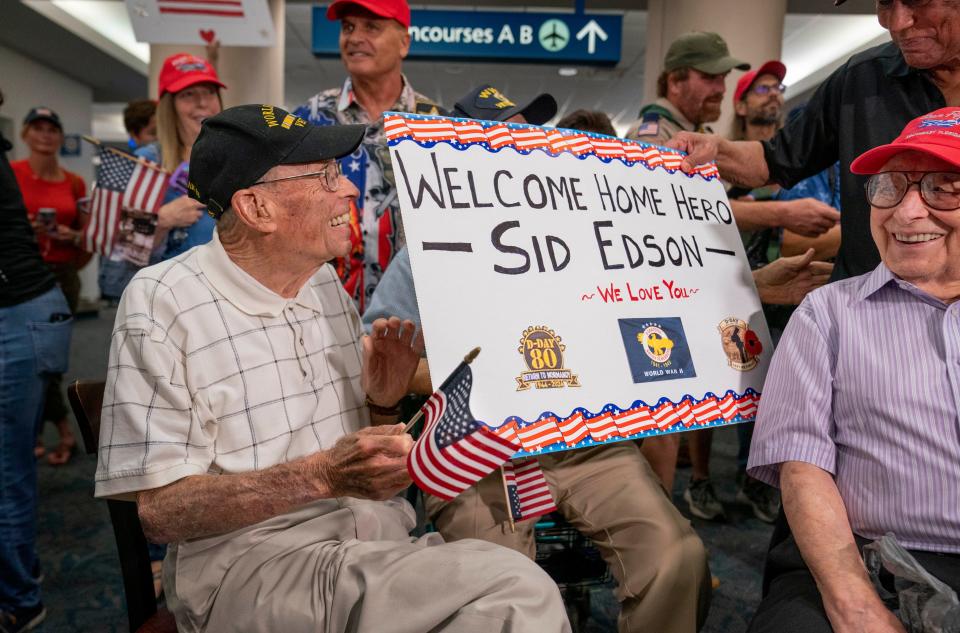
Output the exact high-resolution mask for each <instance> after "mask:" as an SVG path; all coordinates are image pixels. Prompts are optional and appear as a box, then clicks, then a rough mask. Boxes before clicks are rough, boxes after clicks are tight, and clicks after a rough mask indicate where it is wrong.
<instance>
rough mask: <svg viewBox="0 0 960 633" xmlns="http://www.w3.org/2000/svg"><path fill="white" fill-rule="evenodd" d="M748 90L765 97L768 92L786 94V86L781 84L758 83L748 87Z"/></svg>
mask: <svg viewBox="0 0 960 633" xmlns="http://www.w3.org/2000/svg"><path fill="white" fill-rule="evenodd" d="M750 92H752V93H753V94H756V95H760V96H761V97H765V96H767V95H768V94H778V95H782V94H786V92H787V87H786V86H785V85H783V84H760V85H759V86H754V87H753V88H751V89H750Z"/></svg>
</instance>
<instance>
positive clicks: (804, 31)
mask: <svg viewBox="0 0 960 633" xmlns="http://www.w3.org/2000/svg"><path fill="white" fill-rule="evenodd" d="M3 1H4V2H5V1H6V0H3ZM21 1H22V2H23V4H25V5H27V6H30V7H31V8H33V9H34V10H36V11H38V12H40V13H42V14H44V15H45V16H46V17H47V18H48V19H50V20H52V21H57V22H58V23H59V24H60V25H61V26H63V27H64V28H66V29H68V30H71V31H72V32H73V33H75V34H76V35H78V36H79V37H80V38H83V39H85V40H86V41H87V42H89V44H90V45H91V46H92V47H97V48H99V49H100V50H101V51H103V52H106V53H108V54H110V55H112V56H113V57H115V58H117V59H119V60H120V61H122V62H124V63H125V64H126V66H128V67H129V68H130V69H131V70H135V71H136V72H137V73H140V74H141V75H142V74H143V73H145V64H144V62H143V61H142V59H143V58H142V45H140V47H141V50H136V44H135V43H134V44H133V48H130V49H129V50H128V51H127V52H126V53H120V54H118V53H117V47H118V46H120V47H123V46H125V45H129V44H130V42H132V29H131V27H130V25H129V20H128V19H127V20H121V19H117V18H118V16H119V17H120V18H123V17H125V16H123V15H120V14H122V13H123V6H124V5H123V3H122V2H120V1H118V0H21ZM447 1H448V2H450V3H451V4H464V2H466V0H463V1H461V0H447ZM556 1H557V0H554V3H556ZM602 1H603V2H608V3H609V2H612V3H616V2H620V0H602ZM596 2H601V0H591V5H590V7H591V10H596V9H594V8H593V7H594V5H595V3H596ZM819 2H822V4H823V7H820V6H819ZM858 2H860V0H851V1H850V2H848V3H847V5H857V3H858ZM864 2H866V0H863V2H860V3H861V4H863V3H864ZM487 4H490V5H493V6H498V8H499V5H503V2H502V1H501V0H487ZM830 5H832V2H829V1H827V0H818V5H817V6H810V5H809V4H805V5H803V6H798V2H796V1H794V0H790V10H791V11H801V13H790V14H788V15H787V16H786V18H785V20H784V36H783V55H782V59H783V61H784V62H785V63H786V65H787V67H788V69H789V72H788V74H787V84H788V85H790V87H791V91H790V95H789V96H791V97H792V99H791V100H794V99H795V98H796V97H797V95H799V94H801V93H803V92H805V91H807V90H809V89H811V88H812V87H813V86H815V85H816V84H817V83H818V82H819V81H821V80H822V79H823V77H824V76H825V75H826V73H827V72H829V71H831V70H832V69H833V68H835V67H836V66H837V65H838V64H839V63H841V62H842V60H844V59H846V58H847V57H848V56H849V55H850V54H851V53H852V52H853V51H855V50H858V49H860V48H863V47H865V46H867V45H872V44H873V43H876V42H878V41H880V40H882V39H883V38H885V37H886V32H885V31H884V30H883V29H881V28H880V27H879V25H878V24H877V23H876V18H875V16H874V15H872V14H869V13H868V14H863V13H862V11H864V10H866V11H869V10H871V9H872V7H869V6H866V5H865V7H859V8H858V7H853V8H854V9H856V10H857V11H861V13H860V14H850V12H849V11H848V12H847V13H846V14H844V13H842V12H833V11H831V9H832V7H831V6H830ZM98 6H99V7H100V8H99V10H98ZM430 6H435V5H430ZM621 6H623V5H622V4H621ZM626 6H643V7H644V8H645V3H644V2H639V0H632V1H631V2H627V3H626ZM71 7H73V8H75V9H76V11H73V10H72V9H71ZM311 8H312V5H311V3H310V2H300V1H295V0H288V2H287V4H286V29H285V35H286V51H285V53H286V57H285V68H284V75H285V87H286V88H285V101H286V103H285V105H287V106H290V107H293V106H296V105H299V104H301V103H303V102H304V101H306V99H307V98H309V97H310V96H311V95H313V94H315V93H316V92H318V91H320V90H323V89H326V88H330V87H333V86H336V85H339V84H340V83H342V81H343V78H344V71H343V67H342V65H341V63H340V61H339V59H329V58H326V59H318V58H316V57H314V56H313V54H312V53H311V51H310V48H311V47H310V39H311V28H310V26H311ZM461 8H466V7H461ZM511 8H521V7H517V6H516V5H511ZM523 8H529V7H523ZM598 8H600V7H598ZM849 8H850V7H846V6H845V7H844V9H849ZM602 9H607V10H613V9H612V5H611V7H610V8H608V7H606V6H603V7H602ZM602 9H601V10H602ZM816 10H823V11H827V12H828V13H822V14H821V13H813V12H812V11H816ZM616 12H617V13H620V14H622V15H623V16H624V20H623V38H622V41H623V50H622V54H621V61H620V63H619V64H617V66H615V67H610V68H607V67H590V66H581V67H576V74H575V75H573V76H561V75H560V74H559V73H558V70H559V67H558V66H556V65H550V64H504V63H477V62H438V61H426V60H408V61H406V62H405V63H404V72H405V73H406V75H407V77H408V78H409V79H410V82H411V83H412V85H413V86H414V87H415V88H416V89H417V90H418V91H420V92H422V93H423V94H425V95H427V96H428V97H431V98H433V99H434V100H436V101H438V102H439V103H440V104H442V105H446V106H450V105H452V104H453V103H454V102H455V101H456V99H457V98H458V97H460V96H461V95H463V94H465V93H466V92H468V91H469V90H470V89H471V88H473V87H474V86H476V85H478V84H480V83H485V82H486V83H493V84H496V85H497V87H498V88H500V89H501V90H502V91H503V92H505V93H506V94H508V95H509V96H510V97H511V98H512V99H513V100H514V101H518V102H521V101H525V100H528V99H531V98H533V97H534V96H535V95H537V94H539V93H541V92H550V93H551V94H553V95H554V96H555V97H556V98H557V101H558V102H559V104H560V112H559V116H563V114H565V113H567V112H570V111H572V110H575V109H578V108H586V109H593V110H603V111H605V112H607V113H609V114H610V115H611V118H612V119H613V122H614V125H615V127H617V129H618V130H620V131H621V132H622V131H624V130H625V129H626V128H627V127H628V126H629V124H630V123H631V122H632V121H633V120H634V119H635V118H636V116H637V112H638V109H639V106H640V104H641V101H642V99H643V68H644V53H645V45H644V42H645V39H646V17H647V14H646V11H642V10H623V9H620V10H617V11H616ZM68 13H69V15H67V14H68ZM64 16H66V17H64ZM94 16H96V19H94ZM71 23H72V24H73V27H72V28H71ZM111 29H112V31H111ZM124 29H126V30H128V31H130V32H129V33H126V32H125V31H124ZM91 33H92V34H91ZM128 35H129V36H130V37H128ZM37 56H38V57H39V56H40V55H39V54H38V55H37ZM131 98H132V97H131ZM118 111H119V107H118V106H115V105H113V106H111V105H107V104H103V105H102V106H100V107H98V108H97V112H98V115H97V117H98V120H100V121H101V122H102V124H103V125H105V126H106V128H105V129H113V130H115V131H119V130H120V129H121V128H120V125H119V121H118V120H117V115H116V112H118ZM111 117H112V118H111ZM110 121H112V123H109V122H110ZM108 123H109V124H108ZM118 133H121V132H118Z"/></svg>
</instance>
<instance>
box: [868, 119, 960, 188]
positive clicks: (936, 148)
mask: <svg viewBox="0 0 960 633" xmlns="http://www.w3.org/2000/svg"><path fill="white" fill-rule="evenodd" d="M911 150H912V151H917V152H923V153H924V154H929V155H930V156H934V157H936V158H940V159H942V160H945V161H947V162H948V163H950V164H951V165H953V166H955V167H960V108H956V107H953V108H940V109H939V110H934V111H933V112H930V113H928V114H924V115H923V116H922V117H918V118H916V119H914V120H913V121H910V122H909V123H907V127H905V128H903V131H902V132H900V136H898V137H897V138H896V139H894V141H893V142H892V143H888V144H887V145H881V146H880V147H874V148H873V149H871V150H867V151H866V152H864V153H863V154H860V156H858V157H857V159H856V160H854V161H853V163H851V165H850V171H852V172H853V173H855V174H860V175H863V176H867V175H870V174H876V173H879V172H880V170H881V169H882V168H883V166H884V165H886V164H887V161H888V160H890V159H891V158H893V157H894V156H896V155H897V154H900V153H902V152H908V151H911Z"/></svg>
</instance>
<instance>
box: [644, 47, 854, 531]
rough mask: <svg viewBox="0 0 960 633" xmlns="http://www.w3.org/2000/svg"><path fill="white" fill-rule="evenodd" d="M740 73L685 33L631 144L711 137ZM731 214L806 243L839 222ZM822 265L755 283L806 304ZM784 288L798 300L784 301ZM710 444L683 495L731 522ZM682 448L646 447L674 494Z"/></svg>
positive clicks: (821, 212)
mask: <svg viewBox="0 0 960 633" xmlns="http://www.w3.org/2000/svg"><path fill="white" fill-rule="evenodd" d="M734 68H736V69H738V70H749V69H750V64H747V63H746V62H743V61H741V60H739V59H737V58H736V57H733V56H731V55H730V50H729V49H728V48H727V43H726V42H725V41H724V40H723V38H722V37H720V36H719V35H717V34H716V33H706V32H702V31H692V32H690V33H685V34H683V35H681V36H680V37H678V38H677V39H676V40H674V42H673V43H672V44H671V45H670V48H669V49H668V50H667V55H666V57H665V58H664V60H663V72H661V73H660V76H659V77H658V78H657V96H658V99H657V100H656V101H655V102H653V103H651V104H649V105H646V106H644V107H643V108H641V110H640V120H639V121H637V122H636V123H634V124H633V125H632V126H631V127H630V130H629V131H628V132H627V138H629V139H635V140H638V141H642V142H645V143H652V144H656V145H664V144H665V143H666V142H667V141H669V140H670V139H671V138H673V137H674V136H675V135H676V134H678V133H680V132H684V131H686V132H691V131H696V132H707V133H711V132H712V130H711V129H710V128H709V127H706V124H707V123H711V122H713V121H716V120H717V119H719V118H720V106H721V104H722V103H723V96H724V92H725V91H726V86H725V83H724V82H725V80H726V76H727V74H729V73H730V71H731V70H733V69H734ZM731 208H732V209H733V214H734V217H735V219H736V221H737V226H738V227H739V229H740V230H741V231H757V230H763V229H767V228H780V227H783V228H786V229H789V230H791V231H793V232H795V233H797V234H799V235H803V236H806V237H817V236H818V235H820V234H822V233H824V232H826V231H828V230H829V229H830V228H832V227H833V226H834V225H835V224H836V223H837V221H838V220H839V218H840V214H839V213H837V211H836V210H835V209H833V208H832V207H830V206H829V205H827V204H824V203H822V202H820V201H819V200H815V199H813V198H803V199H799V200H790V201H769V200H763V201H757V200H745V199H735V200H731ZM818 266H819V264H814V263H812V262H811V261H810V260H809V258H808V255H799V256H796V257H792V258H783V259H782V260H779V261H778V262H776V263H775V264H770V265H767V266H764V267H762V268H760V269H758V270H757V271H755V273H756V274H755V277H754V278H755V281H756V283H757V289H758V292H759V294H760V296H761V300H763V301H764V303H770V304H790V305H795V304H796V303H799V300H800V299H802V297H803V295H804V294H806V292H807V291H809V290H810V289H812V288H813V287H816V286H819V285H822V284H823V283H824V282H826V279H827V277H826V275H825V274H824V273H823V271H822V270H820V269H819V268H818ZM770 280H774V281H773V282H772V283H771V281H770ZM783 289H788V290H789V292H788V294H790V295H793V296H791V297H788V296H780V295H781V293H780V291H781V290H783ZM797 297H799V298H797ZM710 438H711V433H710V431H709V430H708V429H703V430H701V431H694V432H692V433H690V434H689V435H688V436H687V439H688V446H689V449H690V461H691V465H692V466H693V472H692V475H691V478H690V482H689V484H688V485H687V488H686V490H684V495H683V496H684V499H685V500H686V502H687V504H688V507H689V509H690V513H691V514H693V515H694V516H696V517H699V518H701V519H707V520H711V519H721V518H723V517H724V516H725V511H724V508H723V505H722V504H721V503H720V500H719V499H718V498H717V494H716V492H715V491H714V489H713V484H712V483H711V482H710ZM679 447H680V438H679V436H678V435H676V434H673V435H665V436H662V437H656V438H649V439H647V440H645V441H644V443H643V447H642V449H641V450H642V452H643V455H644V457H646V458H647V461H649V462H650V465H651V467H652V468H653V470H654V472H655V473H656V474H657V475H658V476H659V477H660V480H661V482H662V483H663V485H664V487H665V488H666V489H667V490H668V491H671V490H673V479H674V475H675V472H676V464H677V453H678V451H679Z"/></svg>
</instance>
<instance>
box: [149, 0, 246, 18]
mask: <svg viewBox="0 0 960 633" xmlns="http://www.w3.org/2000/svg"><path fill="white" fill-rule="evenodd" d="M157 9H158V10H159V11H160V13H161V14H166V15H191V16H192V15H202V16H208V17H215V18H242V17H243V2H242V1H241V0H157Z"/></svg>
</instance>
